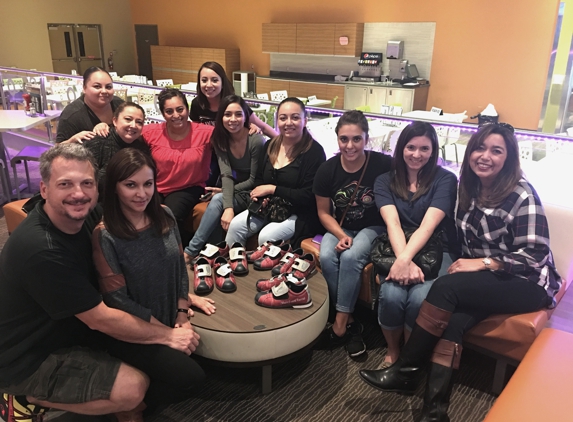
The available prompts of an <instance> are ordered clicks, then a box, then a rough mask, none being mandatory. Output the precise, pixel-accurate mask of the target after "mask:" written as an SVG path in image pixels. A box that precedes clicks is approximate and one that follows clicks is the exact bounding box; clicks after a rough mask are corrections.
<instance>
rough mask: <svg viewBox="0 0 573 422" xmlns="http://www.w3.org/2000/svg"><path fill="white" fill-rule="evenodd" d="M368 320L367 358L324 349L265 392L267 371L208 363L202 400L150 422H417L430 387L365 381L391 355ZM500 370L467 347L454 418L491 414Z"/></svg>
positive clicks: (278, 374) (282, 368)
mask: <svg viewBox="0 0 573 422" xmlns="http://www.w3.org/2000/svg"><path fill="white" fill-rule="evenodd" d="M293 312H295V311H293ZM363 321H365V323H366V327H367V330H366V333H365V341H366V344H367V347H368V352H367V355H365V356H362V357H361V358H360V359H357V360H352V359H350V358H349V357H348V356H347V355H346V352H345V351H344V349H342V348H340V349H335V350H328V349H323V348H321V347H320V346H317V347H315V348H314V350H312V351H311V352H309V353H307V354H306V355H305V356H304V357H302V358H299V359H295V360H293V361H290V362H287V363H284V364H280V365H276V366H275V367H274V368H273V391H272V392H271V393H270V394H268V395H264V396H263V395H261V393H260V376H261V374H260V369H256V368H251V369H229V368H221V367H214V366H205V369H206V372H207V374H208V381H207V384H206V385H205V387H204V389H203V390H202V391H201V393H200V394H199V395H198V396H197V397H196V398H193V399H189V400H187V401H185V402H182V403H179V404H176V405H172V406H169V407H167V408H165V409H162V410H160V411H158V412H156V413H155V414H154V415H153V416H152V417H151V418H149V421H153V422H160V421H161V422H163V421H173V422H175V421H191V420H193V421H229V422H230V421H253V422H255V421H256V422H259V421H329V422H334V421H374V420H376V421H388V422H410V421H414V420H416V418H417V416H418V415H419V412H420V410H421V407H422V397H423V386H421V387H420V388H419V389H418V391H417V392H416V394H415V395H413V396H405V395H400V394H395V393H382V392H380V391H378V390H375V389H373V388H371V387H369V386H368V385H366V384H365V383H364V382H362V381H361V379H360V378H359V376H358V374H357V372H358V370H359V369H362V368H376V367H377V366H378V365H380V364H381V363H382V361H383V359H384V354H385V347H384V342H383V338H382V333H381V331H380V329H379V328H378V327H377V325H376V323H375V320H374V318H372V316H371V315H370V316H369V315H366V316H363ZM493 370H494V362H493V360H491V359H489V358H486V357H485V356H483V355H479V354H477V353H475V352H473V351H470V350H468V351H464V357H463V359H462V365H461V367H460V370H459V372H458V374H457V377H456V381H455V385H454V390H453V394H452V403H451V407H450V417H451V420H452V422H456V421H459V422H462V421H463V422H470V421H481V420H483V419H484V417H485V415H486V413H487V412H488V410H489V408H490V407H491V406H492V404H493V402H494V400H495V397H494V396H493V395H492V394H491V393H490V389H491V382H492V379H493Z"/></svg>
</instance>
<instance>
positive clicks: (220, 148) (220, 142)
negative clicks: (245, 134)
mask: <svg viewBox="0 0 573 422" xmlns="http://www.w3.org/2000/svg"><path fill="white" fill-rule="evenodd" d="M231 104H239V106H240V107H241V109H242V110H243V117H244V122H243V127H246V128H248V127H249V108H248V106H247V103H245V100H243V99H242V98H241V97H239V96H238V95H228V96H226V97H225V98H223V100H222V101H221V104H219V110H218V111H217V117H216V118H215V128H214V129H213V133H212V134H211V145H213V147H214V148H215V151H216V152H226V151H229V141H230V140H231V134H230V133H229V131H228V130H227V129H226V128H225V125H224V124H223V116H224V115H225V112H226V111H227V107H229V105H231Z"/></svg>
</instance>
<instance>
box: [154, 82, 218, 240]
mask: <svg viewBox="0 0 573 422" xmlns="http://www.w3.org/2000/svg"><path fill="white" fill-rule="evenodd" d="M158 103H159V110H160V111H161V114H162V115H163V118H164V119H165V123H161V124H152V125H146V126H144V127H143V137H144V139H145V142H147V144H148V145H149V147H150V148H151V156H152V157H153V160H154V161H155V164H156V165H157V182H156V185H157V191H158V192H159V193H160V194H161V196H162V199H163V203H164V204H165V205H167V206H168V207H169V208H170V209H171V211H172V212H173V215H174V216H175V219H176V221H177V226H178V227H179V233H180V235H181V240H182V242H183V244H187V243H189V240H191V234H190V233H188V232H187V231H186V230H185V229H184V222H185V219H186V218H187V217H188V216H189V214H190V213H191V210H192V209H193V207H194V206H195V205H196V204H197V203H198V202H199V197H200V196H201V195H202V194H203V188H204V187H205V181H206V180H207V178H208V177H209V163H210V161H211V147H210V144H209V139H210V138H211V133H212V132H213V127H212V126H207V125H201V124H198V123H194V122H190V121H189V104H188V103H187V99H186V98H185V95H183V93H182V92H181V91H179V90H178V89H172V88H168V89H164V90H163V91H161V93H160V94H159V97H158Z"/></svg>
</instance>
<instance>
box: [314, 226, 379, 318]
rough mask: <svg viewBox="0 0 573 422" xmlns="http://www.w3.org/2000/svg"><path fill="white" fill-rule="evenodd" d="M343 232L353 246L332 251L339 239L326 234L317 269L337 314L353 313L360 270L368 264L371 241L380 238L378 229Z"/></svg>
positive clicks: (360, 275)
mask: <svg viewBox="0 0 573 422" xmlns="http://www.w3.org/2000/svg"><path fill="white" fill-rule="evenodd" d="M342 230H344V233H346V234H347V235H348V236H350V237H352V246H351V247H350V249H347V250H345V251H343V252H337V251H336V250H335V249H334V247H335V246H336V244H337V243H338V238H337V237H336V236H335V235H333V234H332V233H330V232H327V233H326V234H325V235H324V237H323V238H322V242H321V243H320V266H321V268H322V275H323V276H324V278H325V280H326V283H327V284H328V294H329V295H330V302H331V303H333V304H335V307H336V310H337V311H338V312H345V313H351V312H354V305H356V300H357V299H358V294H359V293H360V283H361V277H362V270H363V269H364V267H365V266H366V264H368V263H369V262H370V249H371V248H372V241H373V240H374V239H375V238H376V237H377V236H379V235H380V234H382V232H383V231H384V228H383V227H381V226H371V227H366V228H364V229H362V230H359V231H356V230H346V229H342Z"/></svg>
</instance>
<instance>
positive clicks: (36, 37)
mask: <svg viewBox="0 0 573 422" xmlns="http://www.w3.org/2000/svg"><path fill="white" fill-rule="evenodd" d="M0 10H2V21H1V24H0V28H1V29H0V66H15V67H19V68H23V69H37V70H40V71H46V72H51V71H53V69H52V57H51V52H50V42H49V39H48V27H47V24H48V23H85V24H100V25H101V31H102V41H103V49H104V57H106V58H107V56H108V55H109V53H110V52H111V51H113V50H116V51H117V54H116V55H115V56H114V71H116V72H118V74H120V75H123V74H129V73H136V67H137V66H136V57H135V55H136V53H135V39H134V31H133V24H132V17H131V6H130V2H129V0H91V1H89V0H17V1H16V0H0Z"/></svg>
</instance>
